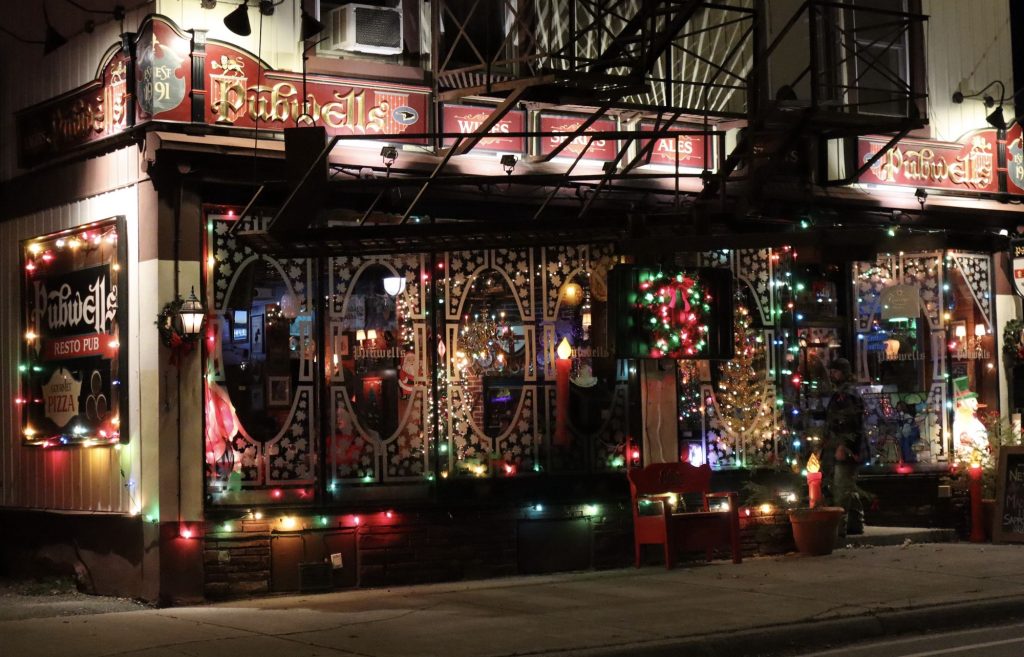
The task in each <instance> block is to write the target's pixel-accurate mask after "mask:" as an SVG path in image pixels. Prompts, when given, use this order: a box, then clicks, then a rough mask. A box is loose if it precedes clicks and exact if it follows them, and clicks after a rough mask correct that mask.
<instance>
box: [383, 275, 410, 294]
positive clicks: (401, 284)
mask: <svg viewBox="0 0 1024 657" xmlns="http://www.w3.org/2000/svg"><path fill="white" fill-rule="evenodd" d="M384 291H385V292H387V294H388V296H390V297H397V296H398V295H399V294H401V293H402V292H405V276H388V277H386V278H385V279H384Z"/></svg>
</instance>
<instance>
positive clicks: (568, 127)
mask: <svg viewBox="0 0 1024 657" xmlns="http://www.w3.org/2000/svg"><path fill="white" fill-rule="evenodd" d="M586 120H587V118H586V117H584V116H563V115H559V114H541V115H540V118H539V119H538V121H539V124H540V131H541V132H542V133H547V132H568V133H571V132H575V131H576V130H578V129H579V127H580V126H581V125H583V124H584V123H585V122H586ZM618 129H619V124H618V123H617V122H616V121H615V120H614V119H598V120H597V121H594V122H593V123H592V124H591V125H590V126H588V127H587V129H586V130H585V131H584V133H583V134H581V135H580V136H578V137H575V138H574V139H573V140H572V141H571V142H570V143H569V145H568V146H566V147H565V148H564V149H562V151H561V152H560V153H559V154H558V157H567V158H571V159H575V158H577V157H579V155H580V153H583V157H582V159H584V160H599V161H601V162H611V161H612V160H614V159H615V156H616V155H618V151H619V142H618V140H615V139H608V138H607V137H590V136H588V135H587V133H590V132H614V131H616V130H618ZM568 138H569V135H553V136H547V137H540V143H539V144H538V152H539V153H540V155H548V154H550V153H551V152H553V151H554V150H555V149H556V148H557V147H558V146H559V145H560V144H561V143H562V142H564V141H565V140H566V139H568ZM588 143H589V146H588Z"/></svg>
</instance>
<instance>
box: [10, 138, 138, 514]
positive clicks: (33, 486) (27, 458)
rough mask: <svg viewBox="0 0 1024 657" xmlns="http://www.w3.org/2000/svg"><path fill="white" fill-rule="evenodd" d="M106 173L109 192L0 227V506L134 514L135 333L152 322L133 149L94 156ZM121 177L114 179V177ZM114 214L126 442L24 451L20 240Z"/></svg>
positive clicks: (136, 166) (136, 468) (135, 426)
mask: <svg viewBox="0 0 1024 657" xmlns="http://www.w3.org/2000/svg"><path fill="white" fill-rule="evenodd" d="M99 160H101V161H100V162H96V166H101V167H108V168H109V172H110V173H109V175H110V181H111V184H110V188H111V191H109V192H106V193H103V194H99V195H96V196H92V197H90V198H86V199H82V200H80V201H76V202H73V203H68V204H65V205H59V206H56V207H53V208H50V209H48V210H45V211H41V212H37V213H34V214H30V215H27V216H24V217H21V218H18V219H15V220H11V221H6V222H3V223H0V277H2V278H0V285H2V289H3V290H5V291H6V294H5V295H4V297H3V301H2V304H3V311H4V312H2V313H0V350H2V352H0V353H2V357H0V360H2V362H3V363H4V364H5V367H4V368H3V370H2V372H0V400H2V404H0V506H4V507H15V508H32V509H56V510H63V511H86V512H114V513H130V512H132V511H133V510H134V509H137V508H139V506H138V503H139V502H141V500H140V499H139V493H138V491H139V490H140V488H141V487H140V482H139V471H140V463H141V450H140V437H139V430H138V427H139V421H138V419H139V381H140V374H139V367H138V363H139V351H140V349H139V330H140V327H141V326H142V325H151V324H152V319H151V318H148V317H147V318H143V317H141V316H139V313H138V310H137V309H138V308H139V303H138V301H139V291H138V286H137V285H135V284H134V283H135V276H136V272H137V271H138V253H139V249H138V246H139V235H138V225H139V222H138V206H139V192H138V188H137V185H136V184H135V181H134V179H133V177H132V176H131V175H130V173H129V172H137V171H138V161H137V160H138V151H137V150H136V149H134V148H129V149H124V150H122V151H119V152H117V153H114V154H111V155H108V156H105V157H104V158H99ZM118 172H120V173H118ZM115 215H124V216H125V218H126V225H127V233H128V235H127V239H128V247H127V249H128V259H127V261H128V268H129V269H128V275H129V281H130V284H129V290H128V296H127V297H126V298H123V299H121V301H120V303H121V307H120V309H119V312H129V313H131V314H130V315H129V330H128V335H129V336H130V338H129V339H128V340H125V342H126V343H128V344H127V348H128V350H129V352H128V362H129V368H128V373H127V375H126V376H125V377H123V380H124V383H125V385H127V386H128V389H129V402H128V408H127V409H125V410H124V411H122V414H121V416H122V418H123V420H124V421H126V423H127V428H128V432H129V436H130V439H129V442H128V444H127V445H125V446H124V447H123V448H122V449H120V450H115V449H113V448H109V447H95V448H89V449H86V448H78V449H41V448H29V447H25V446H23V444H22V437H21V428H20V426H21V421H20V414H19V410H18V407H17V406H16V405H15V404H14V399H15V398H16V397H17V396H18V393H19V375H18V369H17V363H18V362H19V359H20V353H21V352H20V350H21V346H22V343H21V336H22V327H21V293H20V289H21V275H22V269H21V268H22V262H21V256H20V248H21V245H20V242H21V240H24V239H26V238H30V237H34V236H38V235H44V234H47V233H52V232H55V231H58V230H61V229H65V228H69V227H73V226H77V225H81V224H84V223H88V222H91V221H96V220H99V219H104V218H107V217H111V216H115Z"/></svg>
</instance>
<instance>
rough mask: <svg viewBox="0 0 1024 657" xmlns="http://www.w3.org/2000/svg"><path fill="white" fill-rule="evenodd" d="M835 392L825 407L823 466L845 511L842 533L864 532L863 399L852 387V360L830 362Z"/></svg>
mask: <svg viewBox="0 0 1024 657" xmlns="http://www.w3.org/2000/svg"><path fill="white" fill-rule="evenodd" d="M829 376H830V378H831V379H832V383H833V384H834V385H835V392H834V393H832V397H831V398H830V399H829V402H828V408H827V409H826V410H825V444H824V446H823V448H822V462H823V463H822V466H823V470H824V471H825V477H824V479H825V481H831V488H832V491H831V492H832V500H833V503H834V504H836V505H837V506H841V507H843V509H845V510H846V514H845V515H846V518H845V522H844V523H842V524H841V525H840V533H841V535H845V534H863V533H864V507H863V504H862V502H861V499H860V496H859V495H858V494H857V471H858V470H859V469H860V465H861V460H862V459H863V457H864V455H863V454H862V452H861V442H862V440H863V436H864V400H863V399H861V397H860V395H858V394H857V392H856V391H855V390H854V389H853V381H852V380H853V372H852V369H851V367H850V361H848V360H846V359H845V358H837V359H836V360H834V361H832V363H831V364H830V365H829ZM830 470H831V472H829V471H830Z"/></svg>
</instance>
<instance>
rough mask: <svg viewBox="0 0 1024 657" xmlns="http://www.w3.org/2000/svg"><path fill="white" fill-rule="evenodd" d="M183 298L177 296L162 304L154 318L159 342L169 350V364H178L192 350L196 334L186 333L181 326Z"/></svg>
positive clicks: (197, 337) (196, 338)
mask: <svg viewBox="0 0 1024 657" xmlns="http://www.w3.org/2000/svg"><path fill="white" fill-rule="evenodd" d="M184 303H185V300H184V299H181V298H178V299H175V300H174V301H170V302H168V303H167V304H166V305H164V307H163V310H161V311H160V314H159V315H157V318H156V326H157V329H159V331H160V342H161V343H162V344H163V345H164V346H165V347H167V348H168V349H170V350H171V364H172V365H179V364H180V362H181V359H182V358H183V357H184V356H186V355H188V354H189V353H191V352H192V349H193V348H194V347H195V345H196V342H198V341H199V336H198V335H188V334H187V333H185V332H184V331H182V328H181V319H180V318H179V315H180V313H181V306H182V305H183V304H184Z"/></svg>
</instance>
